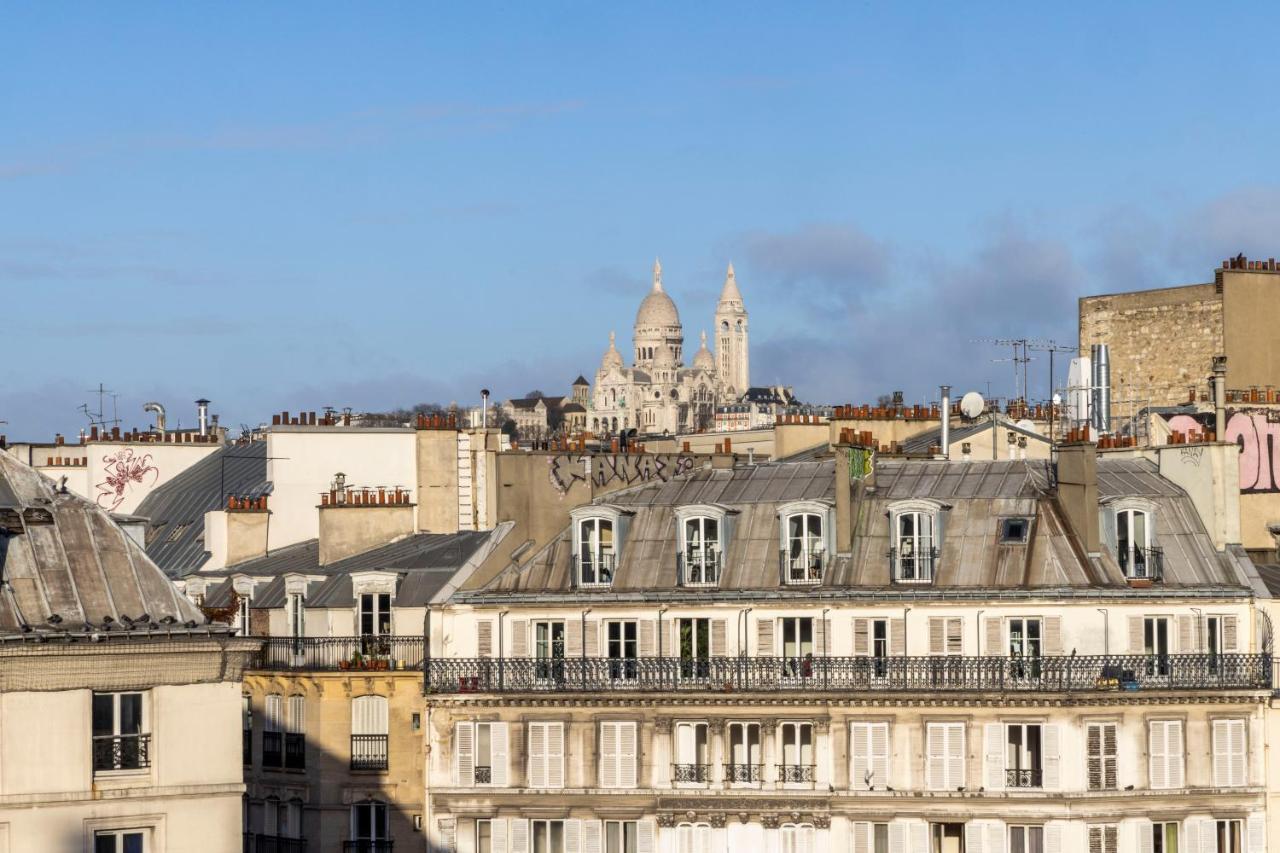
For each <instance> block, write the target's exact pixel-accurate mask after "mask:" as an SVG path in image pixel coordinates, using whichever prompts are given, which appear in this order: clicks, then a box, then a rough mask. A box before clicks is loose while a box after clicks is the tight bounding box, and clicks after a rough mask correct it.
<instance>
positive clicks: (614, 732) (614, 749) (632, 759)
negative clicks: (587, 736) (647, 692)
mask: <svg viewBox="0 0 1280 853" xmlns="http://www.w3.org/2000/svg"><path fill="white" fill-rule="evenodd" d="M639 729H640V727H639V726H638V725H637V724H636V722H635V721H634V720H605V721H603V722H601V723H600V750H599V756H600V787H601V788H627V789H631V788H635V787H636V782H637V779H638V776H639V767H638V765H639V763H640V732H639Z"/></svg>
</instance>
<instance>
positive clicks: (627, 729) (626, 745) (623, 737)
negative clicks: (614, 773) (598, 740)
mask: <svg viewBox="0 0 1280 853" xmlns="http://www.w3.org/2000/svg"><path fill="white" fill-rule="evenodd" d="M638 740H639V738H638V737H637V736H636V724H635V723H619V724H618V785H619V786H621V787H623V788H628V789H630V788H635V787H636V782H637V778H636V777H637V776H638V775H639V774H638V773H637V772H636V771H637V767H636V765H637V764H639V755H638V753H639V750H638V748H637V747H638V745H639V744H638V743H637V741H638Z"/></svg>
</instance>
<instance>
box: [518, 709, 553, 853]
mask: <svg viewBox="0 0 1280 853" xmlns="http://www.w3.org/2000/svg"><path fill="white" fill-rule="evenodd" d="M528 747H529V779H528V782H529V787H530V788H546V787H548V785H547V723H530V724H529V744H528ZM526 830H527V827H526ZM515 832H516V830H515V824H514V823H513V824H512V826H511V838H512V845H513V848H514V845H515Z"/></svg>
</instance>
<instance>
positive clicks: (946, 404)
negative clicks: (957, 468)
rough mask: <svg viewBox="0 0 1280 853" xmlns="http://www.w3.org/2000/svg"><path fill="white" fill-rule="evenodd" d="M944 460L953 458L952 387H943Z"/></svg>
mask: <svg viewBox="0 0 1280 853" xmlns="http://www.w3.org/2000/svg"><path fill="white" fill-rule="evenodd" d="M942 458H943V459H950V458H951V386H950V385H943V386H942Z"/></svg>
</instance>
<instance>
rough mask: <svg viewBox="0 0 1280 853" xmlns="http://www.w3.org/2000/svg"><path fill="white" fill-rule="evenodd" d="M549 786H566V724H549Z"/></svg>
mask: <svg viewBox="0 0 1280 853" xmlns="http://www.w3.org/2000/svg"><path fill="white" fill-rule="evenodd" d="M547 787H548V788H563V787H564V724H563V723H549V724H548V725H547Z"/></svg>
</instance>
